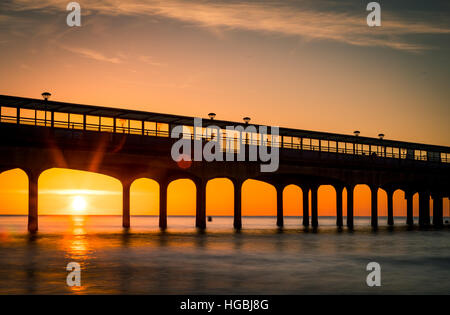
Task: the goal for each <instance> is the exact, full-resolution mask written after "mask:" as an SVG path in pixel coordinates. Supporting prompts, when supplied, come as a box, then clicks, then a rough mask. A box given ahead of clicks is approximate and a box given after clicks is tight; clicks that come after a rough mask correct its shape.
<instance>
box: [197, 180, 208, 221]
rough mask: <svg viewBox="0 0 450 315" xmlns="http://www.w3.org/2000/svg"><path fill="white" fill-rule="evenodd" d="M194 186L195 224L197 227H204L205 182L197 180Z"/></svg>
mask: <svg viewBox="0 0 450 315" xmlns="http://www.w3.org/2000/svg"><path fill="white" fill-rule="evenodd" d="M195 186H196V189H197V210H196V215H195V226H196V227H197V228H199V229H206V182H205V181H204V180H199V181H197V183H196V185H195Z"/></svg>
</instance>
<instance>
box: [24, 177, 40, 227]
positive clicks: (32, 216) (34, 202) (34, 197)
mask: <svg viewBox="0 0 450 315" xmlns="http://www.w3.org/2000/svg"><path fill="white" fill-rule="evenodd" d="M27 175H28V231H29V232H31V233H35V232H37V231H38V178H39V176H38V175H36V174H34V173H31V172H28V173H27Z"/></svg>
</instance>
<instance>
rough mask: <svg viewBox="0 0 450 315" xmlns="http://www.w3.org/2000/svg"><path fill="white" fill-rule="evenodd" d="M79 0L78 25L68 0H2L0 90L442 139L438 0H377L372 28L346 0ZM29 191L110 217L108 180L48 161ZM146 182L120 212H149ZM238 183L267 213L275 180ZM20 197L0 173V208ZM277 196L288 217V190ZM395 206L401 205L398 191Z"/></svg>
mask: <svg viewBox="0 0 450 315" xmlns="http://www.w3.org/2000/svg"><path fill="white" fill-rule="evenodd" d="M79 3H80V5H81V9H82V26H81V27H72V28H70V27H68V26H67V24H66V23H65V21H66V16H67V12H66V11H65V7H66V5H67V1H64V0H45V1H29V0H9V1H6V2H0V12H1V15H0V28H1V29H2V32H0V69H2V75H1V76H0V87H1V90H0V94H6V95H16V96H23V97H40V94H41V93H42V92H43V91H49V92H51V93H52V99H53V100H59V101H66V102H75V103H84V104H92V105H100V106H101V105H104V106H111V107H120V108H128V109H139V110H144V111H152V112H163V113H172V114H180V115H188V116H196V117H206V116H207V114H208V113H209V112H215V113H216V114H217V119H223V120H233V121H240V120H241V119H242V117H244V116H250V117H251V118H252V122H254V123H258V124H267V125H272V126H277V125H278V126H282V127H292V128H299V129H307V130H317V131H328V132H336V133H344V134H352V132H353V130H360V131H361V135H363V136H372V137H376V136H377V135H378V134H379V133H384V134H386V138H387V139H395V140H404V141H412V142H422V143H430V144H439V145H447V146H449V145H450V138H449V134H450V129H449V128H450V125H449V124H448V117H450V107H449V106H448V100H449V99H450V89H448V82H449V81H450V71H449V65H450V54H449V50H450V40H449V35H450V25H449V23H448V19H446V18H445V15H443V14H442V12H444V9H443V8H446V5H447V4H446V2H445V1H440V0H439V1H438V0H437V1H433V3H432V4H431V2H423V1H418V0H408V1H395V2H384V3H383V4H382V12H383V13H382V26H381V27H373V28H369V27H368V26H367V24H366V16H367V14H368V13H367V11H366V8H365V3H363V2H360V1H359V2H356V4H355V2H354V1H353V2H352V1H351V0H342V1H332V0H323V1H315V0H302V1H300V0H292V1H280V2H277V1H275V2H274V1H250V0H247V1H246V0H236V1H225V0H214V1H209V0H183V1H181V0H165V1H156V0H145V1H144V0H127V1H115V0H90V1H79ZM405 7H407V8H408V9H407V10H404V8H405ZM39 189H40V196H39V208H40V213H42V214H54V213H69V212H71V211H72V210H71V207H72V202H73V198H74V197H75V196H78V195H81V196H83V197H84V198H85V199H86V201H87V208H88V210H87V213H92V214H106V213H109V214H118V213H120V209H121V196H120V193H121V187H120V183H119V182H118V181H116V180H113V179H111V178H108V177H104V176H101V175H93V174H86V173H82V172H73V171H71V172H69V171H63V170H49V171H47V172H46V173H44V174H43V175H42V176H41V178H40V182H39ZM157 189H158V188H157V185H156V184H155V183H154V182H151V181H148V180H139V181H138V182H136V183H135V184H134V185H133V188H132V213H135V214H156V209H157V204H158V201H157V198H156V197H157ZM243 189H244V191H243V196H244V199H243V214H244V215H245V214H248V215H254V214H272V215H273V214H275V212H276V211H275V191H274V188H273V187H270V186H268V185H263V184H261V183H252V182H248V183H246V184H245V185H244V188H243ZM194 196H195V193H194V188H193V184H192V183H189V182H186V181H184V182H183V181H180V182H177V183H173V184H172V185H171V186H170V187H169V203H168V206H169V209H168V211H169V214H193V213H194V204H195V201H194V198H195V197H194ZM355 196H356V204H355V213H356V215H368V214H369V208H370V194H369V192H368V188H367V187H357V189H356V194H355ZM26 198H27V197H26V176H25V175H24V174H23V173H22V172H20V171H10V172H6V173H2V174H1V175H0V214H4V213H26V202H27V201H26ZM334 198H335V197H334V192H333V190H332V189H330V188H329V187H322V188H321V190H320V192H319V208H320V209H319V214H321V215H334V214H335V205H334V203H335V202H334ZM382 198H385V194H384V192H380V203H379V204H380V214H381V215H382V214H384V213H385V212H386V204H385V202H384V201H383V199H382ZM285 199H286V211H285V213H286V214H287V215H297V214H298V213H299V212H300V211H301V206H300V205H301V193H300V192H299V191H298V189H297V190H296V189H294V188H292V187H289V188H287V189H286V191H285ZM232 201H233V200H232V186H231V184H230V183H229V182H227V181H224V180H215V181H213V182H211V183H210V184H209V185H208V198H207V208H208V210H207V211H208V214H215V215H219V214H232ZM446 202H447V201H446ZM395 206H396V210H395V213H396V214H404V212H405V202H404V200H403V199H402V197H401V194H399V193H396V195H395ZM256 210H258V212H256Z"/></svg>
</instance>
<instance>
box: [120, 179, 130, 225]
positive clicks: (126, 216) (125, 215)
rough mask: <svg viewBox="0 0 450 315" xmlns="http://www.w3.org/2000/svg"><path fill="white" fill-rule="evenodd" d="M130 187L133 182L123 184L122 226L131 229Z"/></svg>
mask: <svg viewBox="0 0 450 315" xmlns="http://www.w3.org/2000/svg"><path fill="white" fill-rule="evenodd" d="M130 187H131V182H128V181H127V182H122V189H123V192H122V200H123V201H122V202H123V204H122V226H123V227H124V228H129V227H130Z"/></svg>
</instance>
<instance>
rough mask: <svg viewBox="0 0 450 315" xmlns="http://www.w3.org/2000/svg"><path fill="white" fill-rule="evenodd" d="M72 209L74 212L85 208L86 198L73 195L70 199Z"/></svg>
mask: <svg viewBox="0 0 450 315" xmlns="http://www.w3.org/2000/svg"><path fill="white" fill-rule="evenodd" d="M72 210H74V211H76V212H82V211H84V210H86V199H85V198H84V197H82V196H75V197H74V198H73V201H72Z"/></svg>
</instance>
